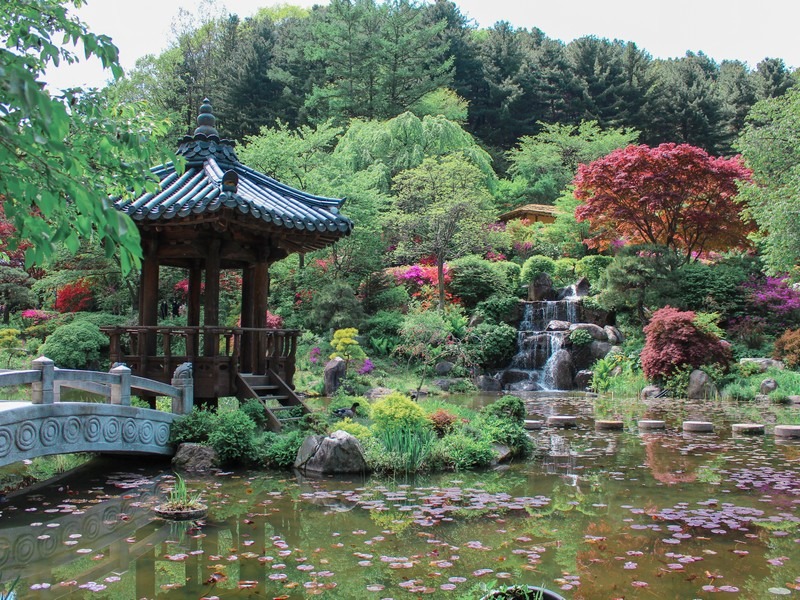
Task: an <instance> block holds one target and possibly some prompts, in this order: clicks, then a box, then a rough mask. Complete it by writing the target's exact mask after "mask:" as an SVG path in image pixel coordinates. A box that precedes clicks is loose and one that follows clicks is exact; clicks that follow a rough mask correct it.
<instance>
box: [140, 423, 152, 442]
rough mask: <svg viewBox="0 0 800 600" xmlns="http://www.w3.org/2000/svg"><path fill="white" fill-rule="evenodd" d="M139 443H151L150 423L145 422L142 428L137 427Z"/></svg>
mask: <svg viewBox="0 0 800 600" xmlns="http://www.w3.org/2000/svg"><path fill="white" fill-rule="evenodd" d="M139 441H140V442H142V443H143V444H152V443H153V423H152V422H150V421H145V422H144V423H142V426H141V427H139Z"/></svg>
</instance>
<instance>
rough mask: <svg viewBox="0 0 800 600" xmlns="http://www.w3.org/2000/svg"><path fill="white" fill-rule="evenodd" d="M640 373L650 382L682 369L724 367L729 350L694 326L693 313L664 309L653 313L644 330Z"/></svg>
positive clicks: (718, 340) (726, 346)
mask: <svg viewBox="0 0 800 600" xmlns="http://www.w3.org/2000/svg"><path fill="white" fill-rule="evenodd" d="M644 333H645V344H644V349H642V355H641V359H642V370H643V371H644V374H645V375H646V376H647V377H648V378H649V379H651V380H664V379H666V378H668V377H670V376H671V375H673V374H674V373H675V371H676V370H677V369H679V368H680V367H683V366H690V367H692V368H695V369H697V368H699V367H702V366H703V365H713V364H720V365H722V366H724V367H727V366H728V363H730V360H731V350H730V347H729V346H728V344H726V343H725V342H723V341H722V340H721V339H719V338H718V337H717V336H716V335H714V334H713V333H710V332H708V331H704V330H703V329H701V328H700V327H698V326H697V324H696V323H695V313H694V312H693V311H690V310H687V311H680V310H678V309H677V308H672V307H671V306H665V307H664V308H660V309H659V310H657V311H656V312H654V313H653V318H652V319H650V322H649V323H648V324H647V326H646V327H645V328H644Z"/></svg>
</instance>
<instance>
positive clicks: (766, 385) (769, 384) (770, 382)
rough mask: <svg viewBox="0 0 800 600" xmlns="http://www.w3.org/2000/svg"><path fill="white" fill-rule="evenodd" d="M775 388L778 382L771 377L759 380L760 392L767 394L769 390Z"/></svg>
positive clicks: (772, 390)
mask: <svg viewBox="0 0 800 600" xmlns="http://www.w3.org/2000/svg"><path fill="white" fill-rule="evenodd" d="M777 389H778V382H777V381H775V380H774V379H772V378H771V377H769V378H767V379H765V380H764V381H762V382H761V387H760V392H761V393H762V394H769V393H770V392H774V391H775V390H777Z"/></svg>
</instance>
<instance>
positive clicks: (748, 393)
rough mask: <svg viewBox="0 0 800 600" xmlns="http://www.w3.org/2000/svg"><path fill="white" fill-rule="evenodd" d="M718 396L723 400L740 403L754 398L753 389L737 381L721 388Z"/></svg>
mask: <svg viewBox="0 0 800 600" xmlns="http://www.w3.org/2000/svg"><path fill="white" fill-rule="evenodd" d="M720 395H721V396H722V398H723V399H724V400H733V401H735V402H742V401H746V400H752V399H753V398H755V395H756V392H755V390H754V389H753V387H752V386H750V385H748V384H747V383H743V382H738V381H737V382H734V383H731V384H728V385H726V386H725V387H724V388H722V393H721V394H720Z"/></svg>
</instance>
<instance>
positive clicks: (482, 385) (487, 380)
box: [472, 375, 503, 392]
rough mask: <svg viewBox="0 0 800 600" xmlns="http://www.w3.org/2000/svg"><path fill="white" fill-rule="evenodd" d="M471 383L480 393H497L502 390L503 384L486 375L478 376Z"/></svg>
mask: <svg viewBox="0 0 800 600" xmlns="http://www.w3.org/2000/svg"><path fill="white" fill-rule="evenodd" d="M472 382H473V383H474V384H475V387H476V388H478V390H479V391H481V392H499V391H502V389H503V383H502V382H501V381H500V380H499V379H496V378H494V377H490V376H488V375H479V376H478V377H476V378H475V379H473V381H472Z"/></svg>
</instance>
